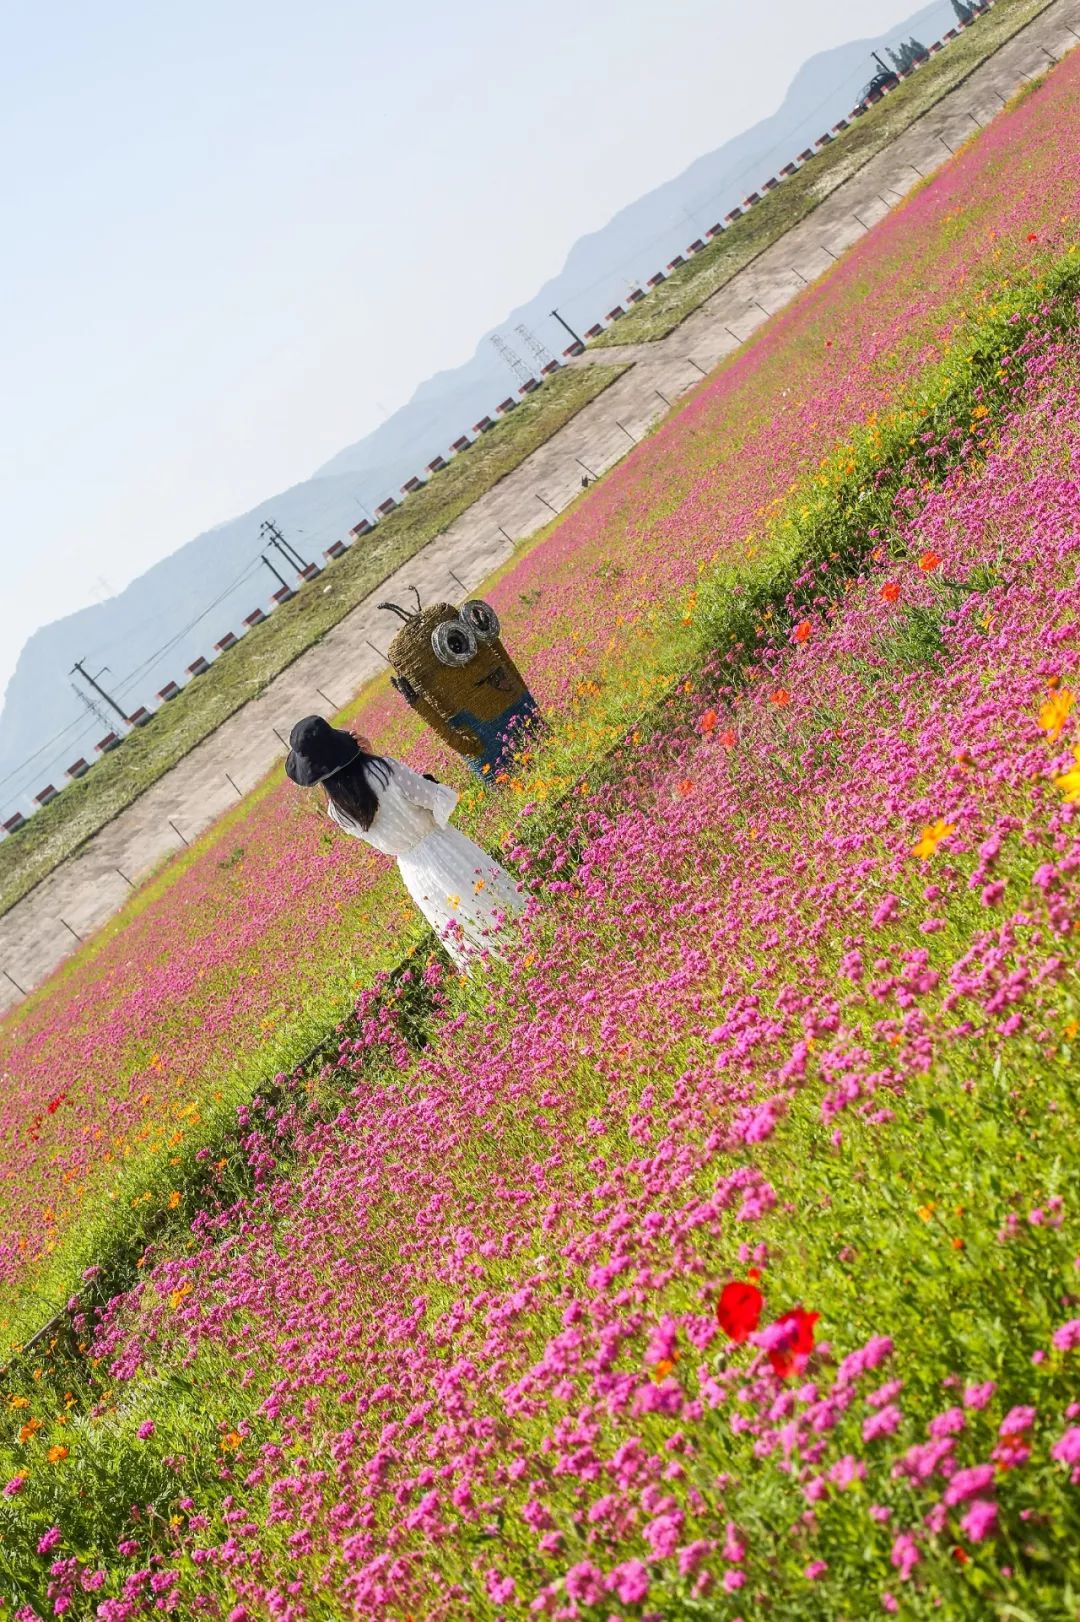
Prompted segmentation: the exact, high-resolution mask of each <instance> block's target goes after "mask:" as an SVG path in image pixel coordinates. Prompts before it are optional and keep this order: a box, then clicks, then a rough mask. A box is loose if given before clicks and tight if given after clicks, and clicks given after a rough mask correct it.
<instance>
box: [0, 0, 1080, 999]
mask: <svg viewBox="0 0 1080 1622" xmlns="http://www.w3.org/2000/svg"><path fill="white" fill-rule="evenodd" d="M1078 41H1080V0H1056V3H1055V4H1054V5H1052V6H1050V7H1049V8H1048V10H1047V11H1045V12H1043V14H1042V15H1041V16H1040V17H1037V18H1036V19H1035V21H1034V22H1032V23H1031V24H1029V26H1028V27H1027V28H1026V29H1024V31H1023V32H1022V33H1021V34H1019V35H1018V36H1017V37H1016V38H1015V39H1013V40H1012V41H1010V42H1009V43H1008V44H1007V45H1005V46H1003V47H1002V48H1001V50H1000V51H998V52H997V54H996V55H995V56H993V57H992V58H991V59H990V60H989V61H988V62H986V63H984V64H983V66H982V67H980V68H979V69H978V70H977V71H976V72H975V73H973V74H972V75H971V77H970V78H968V79H967V80H966V81H965V82H964V84H962V85H960V86H959V87H958V88H957V89H956V90H955V91H953V92H952V94H951V95H949V96H947V97H946V98H945V99H944V100H943V101H941V102H939V103H938V105H937V106H936V107H934V108H932V109H931V111H930V112H928V113H926V114H925V115H924V117H923V118H921V119H920V120H919V122H918V123H917V124H914V125H913V126H912V127H911V129H909V130H908V131H907V132H906V133H905V134H904V135H902V136H900V137H899V138H898V139H897V140H896V141H895V142H893V144H892V145H891V146H890V147H889V148H888V149H887V150H886V151H884V152H882V153H880V154H879V155H878V156H877V157H875V158H872V159H871V160H870V162H869V163H867V164H866V165H865V167H864V168H862V169H861V170H859V171H858V173H856V174H855V175H853V176H852V177H851V178H850V179H849V180H847V181H845V183H844V184H843V185H842V186H841V187H839V188H838V189H837V190H836V191H835V192H833V194H832V195H831V196H830V197H828V198H827V199H826V200H825V201H824V202H823V203H822V204H821V205H820V207H819V208H818V209H816V210H815V212H814V213H813V214H812V215H811V216H810V217H809V218H808V219H806V220H804V221H803V222H802V224H800V225H797V226H795V227H793V229H792V230H791V231H789V232H788V233H787V234H786V235H785V236H784V237H783V238H782V239H781V240H780V241H778V242H776V243H775V244H774V245H773V246H772V247H771V248H768V249H767V250H766V251H765V252H764V253H763V254H762V255H761V256H760V257H759V258H758V259H757V260H756V261H755V262H754V263H753V264H752V265H749V266H748V267H747V268H746V269H745V270H744V271H742V272H740V274H739V275H738V276H736V277H735V278H734V280H733V281H731V282H730V283H729V284H728V285H727V287H724V288H722V289H721V290H720V291H719V292H718V293H716V294H714V295H713V297H712V298H711V299H709V300H708V302H707V303H705V304H704V305H702V306H701V308H700V309H699V310H697V311H696V312H695V313H694V314H693V315H692V316H690V317H689V319H688V320H686V321H685V322H684V323H683V325H682V326H681V327H679V328H677V329H676V331H674V332H673V333H671V334H670V336H669V337H667V338H666V339H663V340H662V341H660V342H658V343H654V344H636V345H633V346H627V347H626V348H623V349H620V348H612V349H600V350H596V351H593V352H589V353H587V354H585V355H584V356H582V357H581V358H580V359H579V361H577V362H576V363H575V364H577V365H595V364H603V363H604V362H611V361H615V360H625V361H629V362H632V369H631V370H630V371H629V372H628V373H627V374H626V376H625V377H623V378H620V380H619V381H618V382H617V383H615V384H614V385H613V386H612V387H611V388H610V389H608V390H607V391H606V392H605V393H604V394H602V395H600V396H599V398H598V399H596V400H594V401H593V402H592V404H591V405H588V406H586V407H585V409H584V410H583V411H581V412H579V413H578V415H577V416H576V417H574V418H572V420H571V421H570V422H568V423H567V424H566V426H565V427H563V428H562V429H560V430H559V432H558V433H557V434H555V435H553V437H552V438H551V439H549V440H548V442H547V443H546V444H545V445H542V446H541V447H540V448H539V449H538V450H537V451H535V452H534V453H533V454H532V456H530V457H529V458H528V460H527V461H525V462H523V463H522V464H521V466H520V467H519V468H517V469H516V470H515V471H514V472H513V473H511V474H509V475H508V476H507V477H506V478H505V479H503V480H502V482H501V483H500V484H498V485H496V487H495V488H494V489H493V490H491V491H489V493H488V494H487V495H486V496H484V497H482V498H481V499H480V500H479V501H478V502H476V503H475V505H474V506H472V507H471V508H470V509H469V510H468V512H465V513H463V514H462V515H461V517H460V518H459V519H457V521H456V522H455V523H454V524H452V525H451V526H450V528H449V529H448V530H447V531H446V533H445V534H444V535H442V536H441V537H439V539H437V540H435V541H432V542H431V543H430V545H429V546H427V547H425V549H424V551H423V552H422V553H420V554H419V555H418V556H417V557H416V558H415V559H413V561H412V562H411V563H410V564H408V565H407V566H406V567H405V568H403V569H401V570H399V571H398V572H397V573H396V574H395V575H394V576H392V578H391V579H390V580H389V581H387V582H385V583H384V584H383V585H382V586H380V587H379V588H378V591H377V592H376V593H375V594H374V596H373V597H371V598H369V599H368V600H367V601H365V602H363V603H361V604H360V605H359V606H358V607H357V608H355V609H354V610H353V611H352V613H350V614H349V615H348V617H347V618H346V619H344V620H342V621H341V622H340V624H339V625H337V626H336V627H335V628H334V630H332V631H331V632H329V633H328V635H327V636H326V637H324V639H323V640H322V642H320V643H319V644H318V646H317V647H314V648H312V649H311V650H310V651H309V652H308V653H306V654H304V655H303V656H302V657H301V658H300V659H298V660H297V661H296V662H295V663H294V664H293V665H291V666H290V667H289V669H288V670H286V671H284V672H283V673H282V674H281V675H280V676H279V677H277V678H276V680H275V681H273V682H272V683H271V684H270V686H269V687H268V688H267V689H266V691H265V692H264V693H263V694H262V696H261V697H260V698H257V699H254V700H253V701H252V702H251V703H250V704H248V705H247V706H246V707H245V708H244V709H243V710H242V711H240V712H239V713H238V714H236V715H235V716H233V717H232V718H231V719H230V720H229V721H226V722H225V724H224V725H223V726H221V727H220V728H219V729H218V731H217V732H215V733H214V734H213V735H212V736H211V737H209V738H207V739H206V740H205V741H204V742H203V743H201V744H199V746H198V747H197V748H196V749H194V750H192V752H191V753H190V754H189V755H188V756H187V757H186V759H185V760H184V762H183V764H182V765H181V766H178V767H176V768H175V769H174V770H173V771H171V772H170V773H169V774H168V775H167V776H166V777H164V778H162V779H161V781H160V782H158V783H156V784H155V785H154V787H153V788H151V789H148V790H147V792H146V793H145V794H143V795H141V796H140V798H139V799H138V800H136V801H135V802H134V804H132V805H131V806H129V807H128V809H127V810H126V811H124V812H122V813H121V815H120V816H118V817H117V818H115V820H114V821H113V822H111V823H110V824H109V826H108V827H106V828H104V829H102V831H101V832H100V833H99V834H97V835H95V837H94V838H93V839H92V840H91V841H90V842H89V843H88V844H87V845H86V846H85V847H84V848H83V850H82V851H80V852H79V854H78V855H77V856H74V857H72V858H71V860H69V861H67V862H65V863H64V864H63V865H62V866H61V867H59V868H57V869H56V871H55V872H54V873H52V874H51V875H50V876H49V877H48V878H47V879H45V880H44V881H43V882H42V883H41V884H40V885H38V887H37V888H36V889H35V890H34V891H33V892H32V893H31V894H30V895H28V896H27V897H26V898H25V899H24V900H23V901H21V902H19V903H18V905H17V906H15V907H13V908H12V910H11V911H10V912H8V913H7V914H6V915H5V916H4V917H3V918H0V1012H3V1011H4V1010H5V1009H6V1008H8V1007H10V1006H12V1005H13V1004H14V1003H15V1002H17V1001H18V1000H19V990H18V989H17V987H18V988H21V989H22V990H24V991H29V990H30V989H31V988H32V987H34V986H36V985H39V984H40V983H41V981H43V980H44V979H45V978H46V976H47V975H49V974H50V973H51V972H52V971H53V969H55V968H56V967H57V965H58V964H59V963H60V962H61V961H62V960H63V959H64V958H65V957H66V956H67V955H68V954H69V953H70V952H72V951H73V950H75V949H76V945H77V942H76V936H86V935H89V934H90V933H92V931H93V930H95V929H96V928H98V927H99V926H100V925H101V924H103V923H104V922H105V921H106V920H107V919H108V918H110V917H111V916H112V915H113V913H114V912H115V911H116V910H117V909H118V908H119V907H120V906H121V905H122V904H123V902H124V901H125V899H126V898H127V896H128V895H129V894H130V893H131V886H132V883H137V882H138V881H139V879H140V878H141V877H143V876H144V875H145V874H146V873H147V872H148V871H149V870H150V869H151V868H153V867H154V866H155V865H156V864H157V863H159V862H160V861H161V860H162V858H163V857H165V856H167V855H168V854H169V853H170V852H171V851H173V850H177V849H179V848H181V845H182V842H183V840H185V839H187V840H191V839H194V838H195V837H196V835H198V834H199V833H201V832H202V831H203V830H204V829H205V828H206V827H208V826H209V824H210V823H212V822H213V821H214V820H215V819H216V818H217V817H218V816H219V815H220V814H221V813H222V812H223V811H224V810H226V809H227V807H228V806H229V805H231V804H234V803H235V800H236V793H237V790H236V789H234V788H233V786H232V784H231V783H230V781H229V777H227V776H226V773H228V774H229V776H231V778H232V779H233V781H234V782H235V783H236V784H237V785H238V788H239V790H241V791H246V790H247V789H249V788H251V787H252V786H253V785H254V784H255V783H257V782H258V781H259V780H260V779H261V778H262V777H263V775H264V774H265V773H266V772H267V771H268V770H269V769H270V768H271V767H272V766H273V765H274V763H275V761H279V760H280V759H281V758H282V755H283V753H284V751H283V748H282V744H281V741H280V739H279V737H278V736H277V734H278V733H281V734H283V735H286V736H287V734H288V730H289V727H290V726H291V725H292V723H293V721H295V719H296V718H297V716H299V715H305V714H308V713H315V712H317V713H321V714H325V715H329V714H330V713H331V712H332V710H333V708H334V707H335V706H339V705H341V704H343V703H345V702H346V701H347V700H348V699H349V698H350V697H351V696H352V695H353V694H354V693H355V692H356V691H357V689H358V688H359V687H360V686H361V685H362V684H363V683H364V682H366V681H368V680H369V679H370V678H371V677H372V676H374V675H376V674H377V673H378V672H379V670H380V669H382V668H384V662H383V659H382V658H381V656H380V654H379V652H378V651H377V650H378V649H380V648H385V647H386V646H387V645H388V643H389V640H390V634H389V632H390V629H391V628H390V627H388V624H387V616H386V615H385V614H383V613H380V612H379V611H378V609H377V608H376V606H375V605H376V602H379V601H383V600H384V599H386V598H387V597H391V598H393V597H395V596H397V595H398V594H399V593H401V592H403V591H404V590H405V588H406V587H407V586H409V585H411V584H413V583H415V584H416V585H418V586H419V587H420V589H421V591H422V593H423V595H424V597H425V598H428V599H430V598H432V597H438V596H442V595H446V596H448V597H450V598H452V599H453V600H456V599H457V598H458V597H459V596H460V588H459V587H458V586H457V585H456V584H455V583H454V581H453V580H452V578H451V574H450V571H451V570H452V571H453V573H454V574H455V575H456V576H457V577H458V578H459V579H460V580H462V581H463V582H464V583H465V586H466V587H467V588H468V589H470V590H471V589H473V588H474V587H475V586H476V585H478V584H479V583H480V582H481V581H482V580H483V579H484V578H485V577H486V576H487V575H488V574H489V573H490V572H491V571H492V570H493V569H495V568H497V567H498V566H499V565H500V564H502V563H504V562H506V560H507V558H508V557H509V556H510V555H511V553H512V551H513V547H512V545H511V543H510V542H508V541H507V539H506V536H505V535H504V533H503V531H505V532H506V534H508V535H511V536H513V537H515V539H518V540H520V539H523V538H525V537H527V536H528V535H531V534H533V533H534V532H535V531H536V530H537V529H539V528H540V527H541V526H542V525H543V524H545V523H547V522H548V520H549V519H550V518H551V516H552V509H555V510H556V511H559V510H561V509H562V508H563V507H564V506H566V505H567V503H568V502H570V501H571V500H572V499H573V498H574V496H576V495H577V494H578V492H579V490H580V486H581V476H582V463H583V464H584V465H585V467H586V468H588V469H590V470H591V471H592V472H593V473H602V472H604V471H605V470H606V469H608V468H610V467H611V466H613V465H614V463H616V462H618V461H620V460H621V459H622V458H623V457H624V456H625V455H627V453H628V452H629V451H630V450H631V449H632V448H633V443H634V441H635V440H637V439H640V438H641V436H642V435H643V434H644V433H646V432H647V430H648V429H649V428H650V427H651V426H652V425H653V424H654V423H655V422H656V421H657V420H658V419H659V418H660V417H662V416H663V415H664V414H665V412H666V411H667V409H668V408H667V405H666V403H665V398H662V397H661V396H664V397H666V400H675V399H677V398H678V397H679V396H680V395H682V394H685V393H686V392H687V391H688V390H690V389H692V388H693V387H694V386H695V385H696V384H697V383H699V382H700V381H701V378H702V376H703V375H704V373H706V372H707V371H709V370H710V369H711V368H712V367H714V366H715V365H716V364H717V363H718V362H719V361H720V360H722V359H723V358H724V356H725V355H728V354H730V353H731V352H732V351H733V350H734V349H736V348H737V347H738V345H739V344H740V343H741V342H742V341H743V340H745V339H746V338H747V337H749V335H750V334H751V333H752V332H753V331H754V330H755V328H756V327H758V326H760V325H761V323H762V322H763V321H765V320H767V319H768V316H769V315H770V314H774V313H775V312H776V311H778V310H780V309H782V308H783V307H784V306H785V305H786V304H787V303H789V302H790V301H791V299H793V298H794V297H795V295H796V294H797V293H798V292H799V290H800V289H801V288H802V287H803V285H804V284H805V282H807V281H812V280H813V279H814V278H815V277H816V276H818V275H820V274H821V272H822V271H823V270H825V269H827V268H828V266H829V265H830V264H831V263H832V262H833V261H834V260H835V259H837V258H838V257H839V256H840V255H841V254H842V253H843V252H844V250H845V249H847V248H849V247H851V245H852V244H853V243H854V242H857V241H858V239H859V237H861V236H862V235H864V234H865V232H866V231H867V230H868V229H870V228H871V227H872V226H873V224H874V223H875V221H877V220H878V219H880V218H882V216H883V215H885V214H886V213H887V212H888V211H889V209H890V207H894V206H895V205H896V204H897V203H898V202H899V201H901V200H902V198H903V197H904V196H905V195H906V193H907V192H908V191H909V190H910V188H911V186H912V185H913V184H915V182H916V181H917V180H919V179H921V178H923V177H925V176H926V175H929V174H932V173H933V172H934V171H935V170H936V169H938V168H940V167H941V165H942V164H943V163H945V162H947V161H948V158H949V156H950V152H951V150H952V148H954V147H955V146H956V145H958V144H959V142H960V141H961V140H964V139H966V138H967V136H968V135H970V134H971V133H972V131H973V130H974V129H975V127H976V125H982V124H985V123H986V122H987V121H988V120H989V119H991V118H993V116H994V115H995V113H997V112H999V111H1000V109H1001V106H1002V104H1003V102H1004V101H1006V100H1007V99H1008V97H1009V96H1011V95H1012V94H1013V93H1014V92H1015V91H1016V90H1017V88H1018V87H1019V86H1020V85H1021V84H1022V83H1023V82H1024V81H1025V80H1026V79H1029V78H1031V77H1033V76H1034V75H1036V74H1038V73H1041V72H1042V71H1043V70H1044V69H1045V67H1046V66H1047V64H1048V62H1049V61H1052V60H1058V59H1059V58H1060V57H1062V56H1064V55H1065V53H1066V52H1067V51H1069V50H1071V49H1072V47H1073V46H1074V45H1076V44H1077V43H1078ZM316 589H318V588H316ZM372 644H374V646H372ZM275 729H276V730H275ZM173 823H174V824H175V829H176V830H179V831H178V832H177V831H175V830H174V828H173V826H172V825H171V824H173ZM9 977H10V978H9Z"/></svg>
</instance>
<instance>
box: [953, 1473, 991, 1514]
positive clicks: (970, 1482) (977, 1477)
mask: <svg viewBox="0 0 1080 1622" xmlns="http://www.w3.org/2000/svg"><path fill="white" fill-rule="evenodd" d="M993 1479H994V1466H993V1465H992V1464H973V1465H971V1466H969V1468H968V1469H966V1470H958V1471H957V1472H956V1474H955V1475H954V1476H953V1478H952V1480H951V1481H950V1482H949V1485H948V1486H947V1487H946V1488H945V1502H946V1503H947V1504H948V1505H949V1506H950V1507H951V1506H952V1505H953V1504H962V1503H963V1502H964V1500H965V1498H974V1497H976V1495H977V1494H978V1493H981V1492H985V1490H986V1488H987V1487H989V1485H990V1483H991V1482H992V1481H993Z"/></svg>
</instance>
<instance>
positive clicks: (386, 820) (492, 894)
mask: <svg viewBox="0 0 1080 1622" xmlns="http://www.w3.org/2000/svg"><path fill="white" fill-rule="evenodd" d="M386 764H387V766H388V767H389V770H390V779H389V782H388V783H387V784H386V786H385V788H384V787H382V785H381V784H380V783H379V782H378V779H377V778H373V780H372V786H373V787H374V789H375V792H376V794H377V795H378V797H379V809H378V810H377V811H376V813H375V817H374V820H373V821H372V824H371V827H370V828H366V829H365V828H361V826H360V824H359V823H358V822H355V821H354V820H353V818H352V817H350V816H349V814H348V812H346V811H342V810H341V808H340V807H339V806H336V805H335V804H334V802H333V801H332V800H331V801H330V802H329V805H328V807H327V809H328V812H329V815H330V817H331V818H332V820H333V821H334V822H336V823H337V825H338V827H339V828H341V829H343V830H344V831H345V833H347V834H352V836H353V837H354V838H355V839H363V840H365V841H366V843H367V844H369V845H372V846H374V848H375V849H376V850H377V851H381V852H382V854H383V855H384V856H396V857H397V864H398V867H399V868H400V869H401V876H402V878H403V879H404V880H405V888H406V889H407V890H408V892H409V894H410V895H411V896H412V898H413V900H414V901H415V902H416V905H417V906H418V907H419V908H420V911H421V912H422V913H423V915H424V917H425V918H426V919H427V921H428V923H429V924H430V925H431V927H432V928H433V929H434V930H435V933H436V934H437V935H438V936H439V938H440V940H441V941H442V943H443V945H444V946H445V947H446V949H447V951H448V952H449V953H450V956H451V957H452V958H453V959H454V962H455V963H457V964H458V965H459V966H460V967H462V968H466V967H468V965H469V964H470V962H474V961H475V960H476V958H477V956H478V955H479V954H480V953H482V952H489V953H492V955H494V956H498V955H499V954H498V953H497V951H495V940H496V938H497V936H498V934H499V931H500V928H501V927H502V925H503V923H504V922H505V921H506V920H507V919H508V918H511V917H513V916H514V914H516V913H519V912H521V911H522V910H523V908H524V906H525V901H526V897H525V893H524V891H523V889H522V887H521V886H520V885H519V884H518V883H517V881H516V880H515V879H513V878H511V876H510V874H509V873H508V872H507V871H506V869H505V868H503V867H500V866H499V864H498V862H496V861H495V860H494V858H493V857H491V856H489V855H488V854H487V852H486V851H483V850H481V849H480V846H479V845H475V844H473V841H472V840H471V839H467V838H466V837H465V835H464V834H463V833H459V832H458V830H457V829H456V828H451V827H450V826H449V821H450V814H451V812H452V811H453V809H454V807H455V806H456V805H457V802H458V797H457V794H456V793H455V792H454V790H453V789H452V788H447V787H446V785H445V784H444V783H430V782H428V780H427V778H426V777H421V776H420V775H419V773H417V772H414V771H413V770H411V768H410V767H408V766H405V765H403V764H402V762H401V761H399V760H393V761H390V760H388V761H387V763H386Z"/></svg>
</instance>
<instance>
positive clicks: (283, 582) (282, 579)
mask: <svg viewBox="0 0 1080 1622" xmlns="http://www.w3.org/2000/svg"><path fill="white" fill-rule="evenodd" d="M262 560H263V562H264V563H265V564H266V567H267V568H268V569H269V570H270V573H271V574H272V575H273V577H274V579H275V580H276V581H277V583H278V585H279V586H280V587H281V589H282V591H291V590H292V587H291V586H290V585H289V582H288V581H287V580H286V579H285V577H284V575H280V574H278V572H277V570H276V569H275V568H274V565H273V564H272V563H271V562H270V559H269V558H268V557H267V555H266V553H265V552H264V553H263V554H262Z"/></svg>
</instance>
